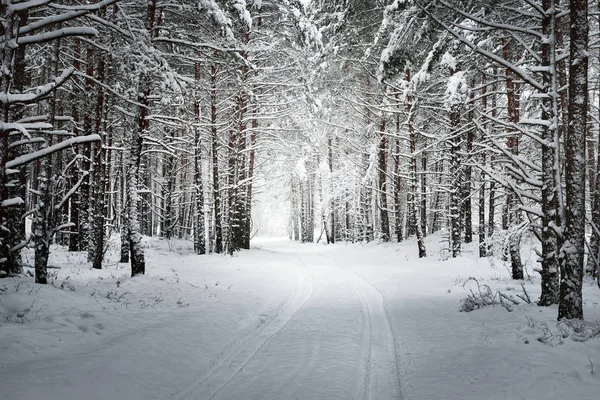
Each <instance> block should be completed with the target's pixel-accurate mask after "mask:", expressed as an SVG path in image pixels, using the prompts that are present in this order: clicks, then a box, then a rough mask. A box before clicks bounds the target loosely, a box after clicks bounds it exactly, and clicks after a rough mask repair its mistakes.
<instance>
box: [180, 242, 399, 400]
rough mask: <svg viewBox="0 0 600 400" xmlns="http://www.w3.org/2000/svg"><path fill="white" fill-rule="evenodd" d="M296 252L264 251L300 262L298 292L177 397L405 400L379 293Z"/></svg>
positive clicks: (332, 264)
mask: <svg viewBox="0 0 600 400" xmlns="http://www.w3.org/2000/svg"><path fill="white" fill-rule="evenodd" d="M280 246H281V244H280ZM299 249H301V248H299V247H298V246H297V245H292V246H284V247H283V248H282V249H281V250H277V248H271V249H264V250H267V251H270V252H275V253H276V252H278V251H280V252H282V253H285V254H288V256H289V258H290V259H294V258H297V259H299V260H300V261H301V263H302V265H303V267H304V270H303V271H302V270H300V272H299V276H300V278H299V282H298V288H297V290H296V291H295V293H294V294H293V295H292V296H291V299H290V301H289V302H288V303H287V304H286V306H284V307H283V308H282V309H280V310H279V311H278V313H277V315H276V316H275V317H274V318H273V319H272V320H271V321H269V322H266V323H265V326H263V327H261V328H259V329H257V330H256V332H255V333H254V334H253V335H252V336H251V337H250V338H248V339H246V340H245V341H244V342H243V343H241V344H240V345H239V346H237V347H235V348H233V351H232V352H231V353H228V354H224V356H223V357H222V359H221V360H219V361H218V362H217V363H216V365H215V366H214V368H213V369H210V370H209V371H207V372H205V373H204V374H202V375H201V376H199V377H198V379H197V380H195V381H194V382H192V384H191V385H189V386H188V387H186V388H185V389H184V390H183V391H181V392H178V393H177V394H176V395H175V396H174V397H173V398H174V399H178V400H183V399H222V400H225V399H265V400H266V399H373V400H375V399H401V398H402V395H401V390H400V385H399V381H398V368H397V359H396V352H395V340H394V336H393V333H392V329H391V327H390V323H389V320H388V317H387V314H386V311H385V309H384V306H383V299H382V296H381V294H380V293H379V292H378V291H377V290H376V289H374V288H373V287H372V286H371V285H369V284H368V283H367V282H366V281H365V280H363V279H362V278H361V277H360V276H359V275H357V274H355V273H353V272H351V271H349V270H347V269H346V268H344V267H343V265H340V264H338V263H337V262H336V261H335V260H334V259H332V258H329V257H325V256H323V255H319V254H318V253H312V254H311V253H310V252H301V251H300V252H299V251H298V250H299ZM307 275H308V276H307ZM309 282H310V289H309V284H308V283H309Z"/></svg>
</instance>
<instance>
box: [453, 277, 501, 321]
mask: <svg viewBox="0 0 600 400" xmlns="http://www.w3.org/2000/svg"><path fill="white" fill-rule="evenodd" d="M471 281H473V282H475V283H476V285H477V290H476V291H475V292H474V291H473V289H469V292H470V294H468V295H467V297H465V298H464V299H462V300H461V302H460V303H461V304H460V311H461V312H470V311H474V310H478V309H480V308H483V307H486V306H494V305H496V304H498V301H497V300H496V293H494V292H493V291H492V289H491V288H490V287H489V286H488V285H485V284H480V283H479V281H478V280H477V279H475V278H473V277H472V276H470V277H469V278H468V279H467V280H466V281H465V282H464V283H463V285H462V286H463V288H464V287H465V286H466V285H467V284H468V283H469V282H471Z"/></svg>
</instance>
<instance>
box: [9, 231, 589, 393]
mask: <svg viewBox="0 0 600 400" xmlns="http://www.w3.org/2000/svg"><path fill="white" fill-rule="evenodd" d="M115 240H118V238H117V239H115ZM145 240H146V243H145V246H146V250H147V264H148V266H147V267H148V270H147V274H146V275H144V276H136V277H135V278H130V277H129V273H130V271H129V266H128V265H126V264H118V263H112V264H108V265H107V267H106V268H105V269H102V270H94V269H92V268H90V266H89V264H88V263H87V262H86V256H87V254H85V253H69V252H67V251H66V249H64V248H59V247H57V248H54V249H53V252H52V254H51V260H50V264H51V265H53V266H57V267H60V269H58V270H53V275H52V277H51V278H52V279H51V282H50V284H48V285H42V286H40V285H35V284H33V282H32V280H31V279H30V278H28V277H26V276H19V277H15V278H7V279H3V280H2V281H0V316H1V319H0V399H2V400H31V399H38V398H44V399H46V400H81V399H86V400H107V399H124V400H138V399H139V400H142V399H143V400H150V399H155V400H207V399H215V400H216V399H231V400H238V399H239V400H271V399H277V400H296V399H305V400H321V399H323V400H331V399H334V400H338V399H339V400H348V399H385V400H388V399H389V400H392V399H403V400H448V399H450V400H454V399H456V400H459V399H460V400H478V399H482V398H485V399H490V400H505V399H532V398H544V399H548V400H554V399H556V400H558V399H565V398H574V394H577V396H575V397H578V398H593V396H595V395H596V394H597V393H598V390H599V388H600V378H599V375H598V374H597V373H595V374H591V373H590V360H591V362H593V363H594V366H597V365H598V364H599V363H600V349H599V348H598V347H597V346H596V345H595V344H594V343H596V342H595V341H592V342H589V343H590V345H589V346H587V345H585V344H582V343H579V342H577V341H575V340H572V339H570V338H564V337H562V336H561V335H560V331H559V330H558V328H557V324H556V308H552V307H537V306H535V305H534V304H525V303H522V304H520V305H518V306H514V307H513V308H514V309H513V312H510V313H509V312H507V311H506V310H505V309H504V308H503V307H501V306H496V307H486V308H484V309H481V310H477V311H474V312H470V313H461V312H459V310H460V304H461V299H463V298H465V296H466V295H467V294H468V293H470V290H475V291H476V290H477V287H476V286H475V284H474V282H473V281H469V282H467V284H466V286H464V287H463V283H465V282H466V281H467V278H468V277H470V276H473V277H476V278H477V279H478V281H479V282H480V284H485V285H489V286H490V287H491V289H492V290H502V291H503V292H504V293H506V294H509V295H510V294H511V293H520V291H521V290H522V288H521V284H523V285H524V287H525V288H526V289H527V291H528V293H529V294H530V295H531V297H532V298H534V299H535V298H537V296H538V295H539V281H536V280H535V279H532V280H526V281H513V280H511V279H510V276H509V274H508V271H507V270H506V269H505V268H504V267H503V266H502V264H501V261H500V260H495V261H494V260H491V261H490V260H485V259H478V258H477V256H476V247H475V246H476V244H473V246H472V247H467V248H466V249H465V250H464V252H463V256H462V257H461V258H458V259H454V260H452V259H449V260H446V259H444V257H443V254H444V253H443V248H441V246H440V244H443V241H442V240H441V238H440V237H439V236H429V237H427V238H426V242H427V246H428V250H429V253H430V257H428V258H427V259H424V260H423V259H421V260H420V259H419V258H418V253H417V246H416V245H415V244H414V242H413V241H405V242H403V243H400V244H395V243H394V244H390V243H388V244H383V243H376V242H372V243H368V244H361V243H354V244H352V243H339V244H335V245H328V246H325V245H323V244H299V243H292V242H289V241H287V240H264V239H263V240H257V241H254V242H253V244H252V247H253V248H252V250H250V251H242V252H239V253H236V254H235V255H234V256H233V257H230V256H223V255H215V254H211V255H205V256H197V255H194V254H193V252H192V249H191V245H192V244H191V243H190V242H188V241H170V242H169V241H166V240H161V239H158V238H147V239H145ZM111 249H118V246H114V247H111ZM113 251H115V253H114V254H109V255H108V257H109V259H116V257H117V254H116V250H113ZM30 256H32V254H29V253H28V255H27V257H30ZM525 259H526V260H528V261H527V262H528V264H527V268H528V271H530V273H532V271H531V268H532V266H533V265H535V262H534V261H535V256H532V257H527V258H525ZM26 261H27V260H26ZM588 289H589V292H588V293H589V294H588V299H589V300H588V303H587V305H586V313H587V318H589V320H590V321H595V320H600V297H599V296H598V294H597V288H596V286H595V283H594V284H593V285H592V284H586V290H588ZM540 338H542V339H543V341H540ZM590 340H592V339H590ZM593 340H596V339H593ZM586 343H587V342H586ZM592 345H593V346H592ZM588 357H589V358H588Z"/></svg>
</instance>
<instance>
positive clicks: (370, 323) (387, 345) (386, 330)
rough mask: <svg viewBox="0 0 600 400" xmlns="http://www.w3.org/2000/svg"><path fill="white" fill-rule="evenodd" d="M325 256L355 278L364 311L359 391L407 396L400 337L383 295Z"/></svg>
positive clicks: (371, 397) (369, 399) (370, 397)
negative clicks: (398, 345) (401, 373)
mask: <svg viewBox="0 0 600 400" xmlns="http://www.w3.org/2000/svg"><path fill="white" fill-rule="evenodd" d="M324 257H326V258H328V259H330V260H331V261H332V262H333V263H334V264H335V265H336V266H337V267H339V268H341V269H343V270H344V271H345V272H346V273H347V274H348V275H349V277H352V278H354V279H352V280H353V281H354V282H353V286H354V288H353V289H354V292H355V294H356V295H357V296H358V298H359V300H360V302H361V307H362V309H363V310H364V314H363V315H364V317H363V318H364V324H365V325H366V329H365V331H366V334H363V338H362V342H363V347H364V348H365V354H364V357H363V359H362V360H361V361H359V368H360V369H362V370H363V371H364V379H363V380H362V382H359V384H358V388H357V390H358V392H359V393H362V394H363V399H365V400H375V399H383V400H388V399H403V398H404V396H403V394H402V389H401V386H400V380H399V375H398V374H399V371H400V370H399V367H398V358H397V356H396V338H395V336H394V331H393V330H392V325H391V323H390V318H389V315H388V313H387V310H386V309H385V305H384V303H383V295H382V294H381V292H379V290H377V288H375V287H374V286H373V285H371V284H370V283H369V282H368V281H367V280H366V279H364V278H363V277H362V276H360V274H358V273H356V272H354V271H351V270H349V269H348V268H346V267H344V266H343V265H341V264H340V263H338V262H337V261H336V260H335V259H333V258H331V257H330V256H325V255H324ZM365 336H366V337H368V339H365ZM365 342H368V343H365Z"/></svg>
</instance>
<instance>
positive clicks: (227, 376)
mask: <svg viewBox="0 0 600 400" xmlns="http://www.w3.org/2000/svg"><path fill="white" fill-rule="evenodd" d="M261 251H267V252H273V251H271V250H268V249H267V250H264V249H261ZM299 260H300V263H301V264H302V267H301V268H299V269H298V270H299V273H298V283H297V285H296V289H295V290H294V294H293V295H292V296H291V297H290V300H289V301H287V302H284V303H282V305H281V306H280V307H279V308H278V309H277V311H276V312H275V314H274V315H273V316H272V317H271V318H270V320H268V321H265V322H264V323H263V324H262V325H261V326H260V327H259V328H257V329H256V330H254V331H253V332H249V334H248V336H247V337H246V338H245V339H243V340H242V341H241V343H240V344H239V345H237V346H236V345H235V344H232V346H230V348H231V350H230V351H229V352H227V353H226V354H224V355H223V356H222V357H220V358H218V359H216V360H215V361H214V362H213V363H212V366H211V368H210V369H209V370H208V371H207V372H206V373H204V374H202V375H200V376H199V377H198V378H197V379H196V380H195V381H194V382H192V383H191V384H190V385H189V386H188V387H186V388H185V389H184V390H182V391H180V392H178V393H175V395H173V396H172V397H171V399H173V400H183V399H188V398H193V399H213V398H215V396H217V395H218V394H219V393H220V392H221V391H222V390H223V389H224V388H225V387H227V385H228V384H229V383H230V382H232V381H233V380H234V379H235V377H236V376H237V375H238V374H239V373H240V371H242V370H243V369H244V367H245V366H246V365H248V363H250V362H251V361H252V360H253V359H254V357H255V356H256V354H257V353H258V352H259V351H260V350H261V349H262V348H263V347H264V346H265V344H266V343H267V342H268V341H269V339H271V338H272V337H273V336H274V335H275V334H277V332H279V331H280V330H281V329H283V328H284V327H285V326H286V325H287V324H288V322H289V321H290V320H291V319H292V318H293V317H294V316H295V315H296V314H297V313H298V312H299V311H300V310H301V309H302V308H303V307H304V306H305V305H306V303H307V302H308V301H309V299H310V298H311V296H312V293H313V282H312V280H313V278H312V275H311V274H310V272H309V269H308V268H307V267H306V265H304V262H303V261H302V259H300V258H299Z"/></svg>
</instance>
